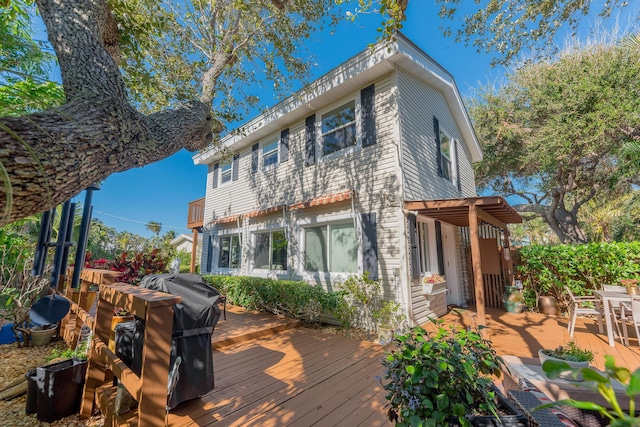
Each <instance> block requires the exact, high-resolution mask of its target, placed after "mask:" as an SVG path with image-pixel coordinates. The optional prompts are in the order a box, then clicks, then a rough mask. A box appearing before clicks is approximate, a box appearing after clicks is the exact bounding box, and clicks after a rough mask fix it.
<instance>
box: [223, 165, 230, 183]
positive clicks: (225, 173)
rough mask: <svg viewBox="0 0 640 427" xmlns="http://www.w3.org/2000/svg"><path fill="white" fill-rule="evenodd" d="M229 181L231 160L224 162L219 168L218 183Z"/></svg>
mask: <svg viewBox="0 0 640 427" xmlns="http://www.w3.org/2000/svg"><path fill="white" fill-rule="evenodd" d="M229 181H231V162H229V163H224V164H223V165H222V167H221V168H220V183H221V184H224V183H225V182H229Z"/></svg>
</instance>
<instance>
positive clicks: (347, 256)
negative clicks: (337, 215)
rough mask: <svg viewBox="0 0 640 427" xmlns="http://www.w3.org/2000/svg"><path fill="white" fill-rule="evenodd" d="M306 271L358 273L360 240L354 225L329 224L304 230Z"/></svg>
mask: <svg viewBox="0 0 640 427" xmlns="http://www.w3.org/2000/svg"><path fill="white" fill-rule="evenodd" d="M304 237H305V250H304V261H305V270H306V271H310V272H320V271H322V272H335V273H357V272H358V240H357V238H356V232H355V229H354V227H353V223H346V224H329V225H323V226H320V227H309V228H306V229H305V230H304Z"/></svg>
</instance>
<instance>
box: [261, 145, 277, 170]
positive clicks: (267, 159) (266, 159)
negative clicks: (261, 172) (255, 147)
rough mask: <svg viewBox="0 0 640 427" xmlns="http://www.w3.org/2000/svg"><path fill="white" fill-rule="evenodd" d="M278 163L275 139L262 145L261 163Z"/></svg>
mask: <svg viewBox="0 0 640 427" xmlns="http://www.w3.org/2000/svg"><path fill="white" fill-rule="evenodd" d="M276 163H278V141H277V140H275V141H273V142H271V143H269V144H265V145H264V146H263V147H262V164H263V167H265V168H266V167H267V166H270V165H275V164H276Z"/></svg>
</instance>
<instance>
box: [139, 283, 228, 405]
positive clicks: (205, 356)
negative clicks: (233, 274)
mask: <svg viewBox="0 0 640 427" xmlns="http://www.w3.org/2000/svg"><path fill="white" fill-rule="evenodd" d="M140 287H141V288H147V289H151V290H154V291H160V292H165V293H168V294H172V295H179V296H181V297H182V302H181V303H179V304H176V305H175V307H174V313H173V336H172V340H171V361H170V365H169V370H171V368H172V367H173V363H174V361H175V360H176V357H177V356H180V357H181V358H182V363H181V365H180V369H179V370H178V372H179V378H178V382H177V385H176V387H175V389H174V390H173V393H172V395H171V398H170V399H169V401H168V406H169V408H174V407H175V406H176V405H178V404H179V403H182V402H184V401H187V400H191V399H195V398H198V397H200V396H203V395H205V394H207V393H209V392H210V391H211V390H213V387H214V383H213V351H212V349H211V334H212V332H213V329H214V327H215V325H216V323H218V319H220V309H219V308H218V306H217V303H218V300H219V298H220V293H219V292H218V291H217V290H216V289H214V288H213V287H211V286H210V285H208V284H207V283H206V282H205V281H204V280H203V279H202V277H200V276H199V275H197V274H190V273H183V274H153V275H149V276H145V277H144V278H143V279H142V282H141V283H140ZM143 337H144V322H143V321H142V319H136V325H135V331H134V339H133V347H134V348H133V361H132V366H131V369H132V370H134V371H137V373H138V375H140V370H141V366H140V365H141V362H142V358H141V351H142V338H143ZM136 349H138V351H136Z"/></svg>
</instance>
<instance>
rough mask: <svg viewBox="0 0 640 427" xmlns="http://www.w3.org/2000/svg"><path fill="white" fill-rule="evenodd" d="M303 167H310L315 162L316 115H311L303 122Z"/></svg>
mask: <svg viewBox="0 0 640 427" xmlns="http://www.w3.org/2000/svg"><path fill="white" fill-rule="evenodd" d="M305 134H306V141H305V150H306V156H305V160H304V165H305V166H310V165H313V164H315V162H316V115H315V114H312V115H310V116H309V117H307V119H306V120H305Z"/></svg>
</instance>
